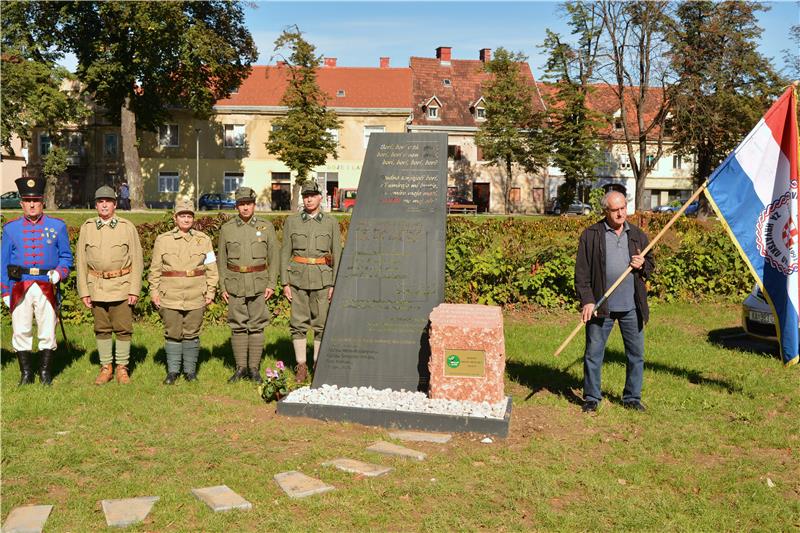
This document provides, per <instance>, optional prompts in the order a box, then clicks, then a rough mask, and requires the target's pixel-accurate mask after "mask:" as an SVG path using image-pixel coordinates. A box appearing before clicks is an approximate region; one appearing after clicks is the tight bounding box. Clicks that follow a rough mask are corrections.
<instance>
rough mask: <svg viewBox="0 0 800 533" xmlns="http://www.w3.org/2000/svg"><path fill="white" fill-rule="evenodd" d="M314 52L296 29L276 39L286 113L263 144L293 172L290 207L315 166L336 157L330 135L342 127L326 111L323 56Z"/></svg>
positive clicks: (295, 201)
mask: <svg viewBox="0 0 800 533" xmlns="http://www.w3.org/2000/svg"><path fill="white" fill-rule="evenodd" d="M315 51H316V47H315V46H314V45H313V44H311V43H309V42H308V41H306V40H305V39H304V38H303V34H302V32H301V31H300V29H299V28H298V27H297V26H294V27H292V28H289V29H285V30H284V31H283V33H282V34H281V35H280V37H278V38H277V39H276V40H275V53H276V56H278V57H280V58H281V60H282V66H280V67H279V68H278V69H276V70H274V71H273V72H276V73H277V75H278V76H286V77H287V81H288V83H287V86H286V91H285V92H284V93H283V97H282V98H281V104H282V105H284V106H286V107H287V108H288V110H287V112H286V115H285V116H282V117H279V118H277V119H275V120H274V121H273V122H272V126H273V127H272V132H271V133H270V136H269V140H267V142H266V143H265V144H266V147H267V150H268V151H269V152H270V153H271V154H275V155H277V156H278V158H279V159H280V160H281V161H283V163H284V164H285V165H286V166H287V167H289V168H290V169H292V170H293V171H294V172H295V173H296V176H295V180H294V187H292V200H291V201H292V206H295V205H297V199H298V198H299V197H300V187H302V186H303V184H304V183H305V182H306V180H307V179H310V178H309V173H310V172H311V171H312V170H313V169H314V167H316V166H319V165H323V164H325V161H327V159H328V157H333V158H334V159H335V158H336V157H337V156H338V153H337V150H336V149H337V142H336V138H335V137H334V135H333V134H332V132H333V131H336V130H338V129H339V128H340V127H341V121H340V120H339V117H338V116H337V115H336V113H335V112H334V111H332V110H330V109H328V108H327V106H326V103H327V101H328V98H329V96H328V95H327V94H325V92H324V91H322V89H320V87H319V84H318V83H317V68H319V66H320V65H321V64H322V56H321V55H316V53H315ZM287 52H288V57H287ZM273 57H275V56H273Z"/></svg>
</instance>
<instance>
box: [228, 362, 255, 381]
mask: <svg viewBox="0 0 800 533" xmlns="http://www.w3.org/2000/svg"><path fill="white" fill-rule="evenodd" d="M249 376H250V370H248V369H247V368H246V367H244V366H239V367H236V372H234V373H233V375H232V376H231V377H229V378H228V383H236V382H237V381H239V380H240V379H247V378H248V377H249Z"/></svg>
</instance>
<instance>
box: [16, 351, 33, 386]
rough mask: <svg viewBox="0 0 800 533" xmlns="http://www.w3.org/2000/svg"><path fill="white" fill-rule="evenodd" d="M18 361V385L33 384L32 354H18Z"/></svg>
mask: <svg viewBox="0 0 800 533" xmlns="http://www.w3.org/2000/svg"><path fill="white" fill-rule="evenodd" d="M17 361H19V372H20V377H19V383H18V385H29V384H31V383H33V381H34V377H33V365H32V364H31V352H27V351H25V352H17Z"/></svg>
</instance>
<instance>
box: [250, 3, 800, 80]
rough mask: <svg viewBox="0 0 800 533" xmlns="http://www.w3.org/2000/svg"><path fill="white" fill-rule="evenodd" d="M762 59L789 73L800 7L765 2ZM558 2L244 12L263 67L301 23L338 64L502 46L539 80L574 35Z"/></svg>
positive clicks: (469, 55) (397, 63)
mask: <svg viewBox="0 0 800 533" xmlns="http://www.w3.org/2000/svg"><path fill="white" fill-rule="evenodd" d="M764 4H765V5H768V6H770V7H771V9H770V11H768V12H766V13H761V14H760V16H759V22H760V26H761V27H762V28H764V30H765V31H764V32H763V34H762V36H761V41H760V43H759V50H760V51H761V53H762V54H764V55H765V56H767V57H771V58H772V59H773V64H774V65H776V66H777V67H778V68H779V69H781V68H783V66H784V64H783V59H782V58H783V53H782V50H783V49H786V48H790V47H791V43H790V42H789V41H788V35H789V28H790V27H791V26H792V24H800V2H798V1H796V0H795V1H791V2H790V1H785V2H764ZM559 5H560V4H559V3H558V2H544V1H540V2H535V1H533V2H532V1H526V2H478V1H475V2H471V1H440V2H380V1H369V2H367V1H362V2H333V1H329V2H303V1H293V2H273V1H264V2H255V3H253V4H252V6H250V7H247V8H246V10H245V13H246V21H247V26H248V28H249V29H250V32H251V33H252V35H253V38H254V39H255V41H256V45H257V46H258V51H259V58H258V64H260V65H266V64H269V63H274V60H273V61H271V57H272V55H273V48H274V41H275V39H276V38H277V37H278V35H280V33H281V31H282V30H283V29H284V28H286V27H287V26H291V25H295V24H296V25H297V26H298V27H299V28H300V30H301V31H302V32H303V33H304V36H305V38H306V39H307V40H308V41H309V42H311V43H312V44H313V45H315V46H316V47H317V53H319V54H321V55H324V56H326V57H335V58H337V65H339V66H350V67H366V66H378V61H379V58H380V57H381V56H388V57H390V58H391V65H392V66H393V67H406V66H408V60H409V57H411V56H421V57H435V51H436V48H437V47H439V46H450V47H452V49H453V51H452V54H453V59H478V51H479V50H480V49H481V48H491V49H493V50H495V49H497V48H498V47H500V46H502V47H503V48H506V49H507V50H511V51H515V52H517V51H519V52H522V53H524V54H525V55H526V56H528V58H529V59H528V62H529V64H530V66H531V69H532V70H533V74H534V76H536V78H537V79H540V78H541V77H542V74H543V70H544V69H543V66H544V62H545V56H544V55H543V53H542V51H541V50H540V48H539V46H540V45H541V44H542V42H543V41H544V38H545V35H546V29H548V28H549V29H551V30H553V31H556V32H558V33H561V34H562V35H567V34H568V33H569V30H568V27H567V25H566V23H565V21H564V20H563V18H562V17H561V16H560V11H559Z"/></svg>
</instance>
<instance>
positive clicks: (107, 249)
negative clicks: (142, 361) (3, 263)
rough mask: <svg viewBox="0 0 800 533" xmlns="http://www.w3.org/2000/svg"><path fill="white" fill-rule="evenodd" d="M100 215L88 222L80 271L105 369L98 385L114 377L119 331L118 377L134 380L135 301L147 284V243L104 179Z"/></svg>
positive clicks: (80, 250)
mask: <svg viewBox="0 0 800 533" xmlns="http://www.w3.org/2000/svg"><path fill="white" fill-rule="evenodd" d="M94 199H95V208H96V209H97V215H98V216H97V217H93V218H90V219H89V220H87V221H86V222H84V223H83V225H82V226H81V230H80V235H79V237H78V245H77V250H76V260H75V271H76V274H77V282H78V296H79V297H80V298H81V300H82V301H83V305H85V306H86V307H88V308H90V309H91V310H92V315H93V316H94V334H95V338H96V340H97V353H98V354H99V356H100V374H99V375H98V376H97V379H96V380H95V384H96V385H103V384H104V383H108V382H109V381H111V379H112V374H113V373H112V368H111V365H112V363H113V361H114V357H113V355H112V354H113V350H112V345H113V340H112V334H114V335H116V337H117V344H116V350H115V351H116V354H115V355H116V361H117V369H116V377H117V382H118V383H123V384H125V383H130V378H129V376H128V360H129V358H130V353H131V334H132V333H133V306H134V305H136V302H137V300H138V299H139V292H140V291H141V290H142V270H143V265H142V245H141V244H140V242H139V234H138V233H137V231H136V226H134V225H133V223H132V222H130V221H128V220H125V219H124V218H120V217H118V216H116V214H115V212H116V209H117V195H116V193H115V192H114V189H112V188H111V187H109V186H107V185H104V186H103V187H100V188H99V189H97V191H96V192H95V194H94Z"/></svg>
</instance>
